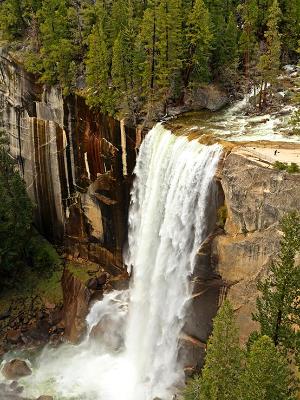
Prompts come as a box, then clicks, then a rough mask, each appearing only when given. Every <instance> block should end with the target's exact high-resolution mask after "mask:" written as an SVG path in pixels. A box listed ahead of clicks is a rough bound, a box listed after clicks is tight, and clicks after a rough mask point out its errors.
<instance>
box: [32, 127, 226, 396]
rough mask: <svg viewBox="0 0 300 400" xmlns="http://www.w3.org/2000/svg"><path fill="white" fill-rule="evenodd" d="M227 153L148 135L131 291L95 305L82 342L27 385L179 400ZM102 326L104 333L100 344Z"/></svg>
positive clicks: (138, 180)
mask: <svg viewBox="0 0 300 400" xmlns="http://www.w3.org/2000/svg"><path fill="white" fill-rule="evenodd" d="M221 153H222V148H221V146H219V145H213V146H204V145H201V144H199V143H198V141H196V140H192V141H189V139H188V138H187V137H185V136H182V137H177V136H175V135H173V134H172V133H171V132H170V131H167V130H165V129H164V127H163V126H162V125H160V124H158V125H156V127H154V128H153V129H152V131H150V132H149V134H148V135H147V136H146V138H145V140H144V141H143V143H142V145H141V148H140V153H139V156H138V159H137V165H136V168H135V180H134V185H133V189H132V193H131V207H130V213H129V235H128V236H129V237H128V251H127V254H126V257H125V261H126V264H127V266H128V269H129V271H130V272H131V274H132V279H131V285H130V288H129V290H127V291H115V292H112V293H109V294H107V295H106V296H104V299H103V300H102V301H100V302H97V303H96V304H95V305H94V306H93V307H92V309H91V311H90V314H89V316H88V317H87V323H88V335H87V337H86V339H85V341H84V342H83V343H82V344H81V345H79V346H70V345H66V346H64V347H60V348H59V350H49V349H47V350H45V351H44V353H43V354H42V356H41V358H40V363H39V364H40V367H39V369H38V370H37V371H36V373H35V374H34V376H33V377H29V378H26V379H27V384H26V385H25V386H26V387H27V388H29V387H38V385H39V383H40V386H41V382H44V386H45V383H47V385H48V386H47V388H48V387H50V383H51V385H52V386H51V387H52V388H53V387H54V388H53V389H52V390H53V393H54V394H56V395H57V396H58V397H55V398H59V399H61V398H64V399H65V398H66V399H68V398H71V397H72V399H73V398H76V399H77V398H78V399H81V400H82V399H83V398H84V399H93V400H96V399H97V400H119V399H120V398H122V400H153V399H155V398H158V399H162V400H171V399H172V397H173V395H174V393H175V392H176V388H177V387H178V386H180V385H182V384H183V383H184V373H183V366H182V365H180V362H179V361H178V339H179V336H180V332H181V331H182V328H183V326H184V320H185V312H186V308H187V306H188V304H189V299H190V297H191V287H190V286H191V285H190V283H189V277H190V276H191V274H192V272H193V269H194V266H195V262H196V255H197V250H198V249H199V247H200V245H201V243H202V242H203V241H204V240H205V239H206V237H207V235H208V233H209V225H210V224H209V223H208V220H207V219H208V218H207V215H208V213H207V211H208V208H209V202H210V201H211V198H212V196H211V195H212V191H213V190H214V187H215V184H214V180H213V177H214V174H215V171H216V168H217V164H218V161H219V157H220V155H221ZM99 324H100V326H101V324H104V326H105V328H106V329H105V332H104V334H102V339H101V338H100V339H99V341H97V340H96V341H95V339H94V336H93V332H94V330H95V329H97V327H98V329H99ZM100 336H101V335H100ZM49 382H50V383H49ZM30 385H31V386H30ZM53 385H54V386H53ZM28 393H30V394H31V393H33V391H31V392H30V390H28ZM33 394H34V395H37V394H39V393H37V392H34V393H33Z"/></svg>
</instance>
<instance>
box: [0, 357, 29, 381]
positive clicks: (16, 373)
mask: <svg viewBox="0 0 300 400" xmlns="http://www.w3.org/2000/svg"><path fill="white" fill-rule="evenodd" d="M1 372H2V375H4V376H5V378H6V379H8V380H18V379H20V378H23V377H24V376H29V375H31V373H32V372H31V369H30V367H29V365H28V364H27V362H26V361H24V360H19V359H14V360H11V361H8V362H7V363H5V364H4V366H3V368H2V370H1Z"/></svg>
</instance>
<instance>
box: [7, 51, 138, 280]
mask: <svg viewBox="0 0 300 400" xmlns="http://www.w3.org/2000/svg"><path fill="white" fill-rule="evenodd" d="M0 56H1V74H0V113H1V114H0V116H1V118H0V125H1V129H4V130H5V131H6V132H7V133H8V134H9V141H10V152H11V154H12V155H13V156H14V157H15V158H16V159H17V160H18V163H19V168H20V171H21V174H22V175H23V176H24V179H25V182H26V185H27V189H28V193H29V195H30V197H31V199H32V201H33V202H34V204H35V205H36V208H35V221H36V224H37V226H38V227H39V229H40V231H41V232H42V233H44V234H45V235H46V236H47V237H48V238H49V239H52V240H55V241H59V242H61V241H62V240H64V243H65V246H66V248H67V249H69V251H72V254H73V255H74V256H76V257H77V256H81V257H83V258H92V259H94V260H95V261H96V262H101V263H103V264H104V265H105V264H107V265H108V266H109V267H110V268H112V269H113V268H117V271H116V270H115V273H117V272H118V269H119V268H121V267H122V262H121V250H122V247H123V244H124V240H125V237H126V225H127V224H126V221H127V210H128V201H129V186H130V182H129V181H130V179H131V178H130V176H131V173H132V170H133V167H134V163H135V156H136V149H135V147H136V138H135V131H134V130H133V129H129V128H127V127H125V128H124V129H125V131H124V132H123V140H122V145H121V129H120V123H119V122H118V121H115V120H113V119H112V118H108V117H104V116H102V115H101V114H96V113H93V112H91V111H90V110H89V109H88V107H87V106H86V104H85V102H84V100H83V99H82V98H80V97H78V96H72V97H71V96H70V97H68V98H63V96H62V94H61V92H60V90H59V89H58V88H56V87H52V88H46V87H43V86H42V85H39V84H37V83H36V79H35V77H34V76H32V75H30V74H27V73H25V72H24V70H23V69H22V67H21V66H19V65H18V64H17V63H15V62H14V61H13V60H12V59H11V58H10V57H9V56H7V55H6V54H4V53H1V54H0ZM122 162H123V163H124V162H126V169H124V168H123V164H122ZM124 175H125V176H124ZM102 257H104V261H103V260H102Z"/></svg>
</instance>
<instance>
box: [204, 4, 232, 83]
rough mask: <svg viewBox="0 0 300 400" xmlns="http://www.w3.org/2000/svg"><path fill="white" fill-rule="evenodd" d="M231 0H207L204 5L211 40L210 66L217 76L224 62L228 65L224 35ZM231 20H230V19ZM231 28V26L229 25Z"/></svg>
mask: <svg viewBox="0 0 300 400" xmlns="http://www.w3.org/2000/svg"><path fill="white" fill-rule="evenodd" d="M232 3H233V2H232V0H227V1H223V0H207V1H206V5H207V7H208V10H209V13H210V17H211V25H212V28H211V29H212V33H213V41H212V68H213V70H214V75H215V76H219V72H220V71H221V70H222V69H223V68H224V63H225V64H227V65H228V63H229V59H227V58H226V56H227V54H228V53H227V52H226V50H225V51H223V50H224V43H226V41H227V39H225V41H224V37H225V35H226V34H227V33H228V23H229V17H230V15H231V14H233V4H232ZM231 22H232V21H231ZM231 29H232V27H231Z"/></svg>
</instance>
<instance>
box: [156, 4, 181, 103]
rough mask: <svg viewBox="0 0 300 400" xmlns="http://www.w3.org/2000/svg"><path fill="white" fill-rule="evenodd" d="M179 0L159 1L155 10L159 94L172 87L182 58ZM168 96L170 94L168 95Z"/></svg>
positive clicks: (177, 75) (178, 72) (178, 73)
mask: <svg viewBox="0 0 300 400" xmlns="http://www.w3.org/2000/svg"><path fill="white" fill-rule="evenodd" d="M181 7H182V5H181V0H160V3H159V5H158V10H157V35H158V39H159V40H158V46H157V50H158V57H157V71H158V72H157V85H158V88H159V89H160V91H161V92H167V91H168V90H169V92H170V88H172V87H174V81H175V80H176V77H177V78H178V77H179V75H180V68H181V62H182V60H181V58H182V32H181ZM169 95H170V93H169Z"/></svg>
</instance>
